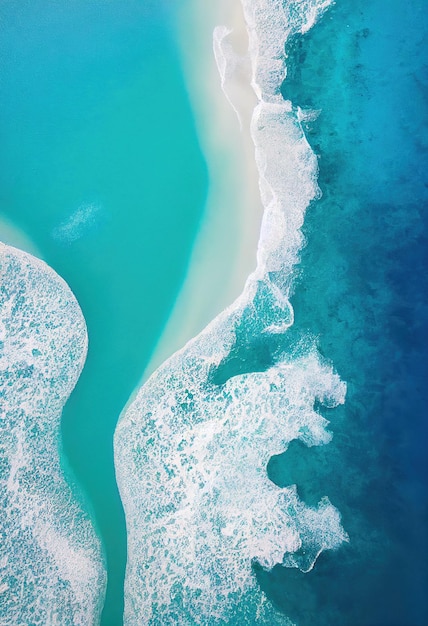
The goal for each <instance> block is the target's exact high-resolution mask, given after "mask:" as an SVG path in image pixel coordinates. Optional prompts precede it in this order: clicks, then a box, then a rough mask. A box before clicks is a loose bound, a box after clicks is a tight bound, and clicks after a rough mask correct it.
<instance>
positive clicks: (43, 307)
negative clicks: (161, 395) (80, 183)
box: [0, 244, 106, 626]
mask: <svg viewBox="0 0 428 626" xmlns="http://www.w3.org/2000/svg"><path fill="white" fill-rule="evenodd" d="M0 312H1V316H0V397H1V404H0V429H1V439H0V441H1V447H0V463H1V473H0V502H1V510H2V515H1V522H0V526H1V534H2V541H3V543H2V554H1V569H0V623H1V624H5V625H6V624H8V625H9V624H14V625H15V626H20V625H22V626H24V625H25V626H28V625H29V624H32V625H33V626H35V625H40V626H42V625H43V626H45V625H46V624H49V625H51V626H53V625H58V626H68V625H81V626H87V625H88V624H97V623H99V619H100V613H101V608H102V602H103V599H104V591H105V584H106V574H105V568H104V563H103V558H102V555H101V546H100V542H99V540H98V538H97V536H96V534H95V532H94V530H93V528H92V525H91V522H90V520H89V518H88V516H87V515H86V514H85V513H84V512H83V511H82V509H81V508H80V506H79V504H78V503H77V501H76V499H75V496H74V495H73V492H72V490H71V488H70V486H69V485H68V484H67V482H66V481H65V479H64V476H63V472H62V469H61V465H60V457H59V446H60V434H59V430H60V417H61V412H62V408H63V406H64V404H65V402H66V400H67V398H68V396H69V395H70V393H71V391H72V390H73V388H74V386H75V384H76V382H77V380H78V378H79V375H80V372H81V370H82V367H83V364H84V361H85V358H86V351H87V334H86V326H85V322H84V319H83V316H82V314H81V311H80V308H79V306H78V304H77V302H76V300H75V298H74V296H73V294H72V293H71V291H70V289H69V288H68V286H67V285H66V284H65V282H64V281H63V280H62V279H60V278H59V277H58V276H57V275H56V274H55V272H54V271H53V270H52V269H50V268H49V267H48V266H47V265H46V264H45V263H43V262H42V261H39V260H38V259H36V258H34V257H32V256H31V255H29V254H26V253H24V252H21V251H19V250H16V249H15V248H12V247H8V246H5V245H4V244H0Z"/></svg>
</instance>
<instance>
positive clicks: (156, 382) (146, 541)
mask: <svg viewBox="0 0 428 626" xmlns="http://www.w3.org/2000/svg"><path fill="white" fill-rule="evenodd" d="M260 293H261V294H263V297H262V300H263V301H264V302H265V303H266V302H268V301H269V297H268V293H267V286H266V283H265V282H261V283H259V284H257V283H254V282H252V283H251V284H249V285H248V291H247V294H245V296H243V297H242V298H241V299H240V300H239V301H238V302H237V303H235V305H234V306H233V307H231V308H230V309H228V310H227V311H225V312H224V313H223V314H222V315H220V316H219V317H218V318H217V319H216V320H214V322H213V323H212V324H211V325H209V326H208V327H207V329H206V330H205V331H203V332H202V333H201V334H200V335H199V336H198V337H196V338H195V339H194V340H192V341H191V342H189V343H188V344H187V346H186V347H185V348H184V349H183V350H182V351H180V352H178V353H176V354H175V355H174V356H173V357H172V358H171V359H170V360H168V361H167V362H166V363H165V364H164V365H163V366H162V367H160V368H159V369H158V370H157V371H156V372H155V373H154V374H153V375H152V377H151V378H150V379H149V380H148V381H147V383H146V384H145V385H144V386H143V387H142V389H141V390H140V392H139V393H138V395H137V397H136V399H135V400H134V402H133V403H132V404H131V405H130V407H129V408H128V409H127V411H126V413H125V414H124V416H123V417H122V419H121V421H120V422H119V425H118V427H117V430H116V435H115V457H116V473H117V479H118V484H119V489H120V493H121V496H122V499H123V502H124V505H125V513H126V518H127V531H128V564H127V572H126V593H125V624H127V625H132V624H136V623H138V624H171V625H172V624H175V623H179V624H224V623H229V622H230V621H232V620H233V619H237V620H238V621H239V623H249V624H255V623H259V624H269V625H273V624H282V623H287V622H286V621H285V618H284V616H282V615H280V614H279V613H276V612H275V610H274V608H273V607H272V606H270V605H269V604H267V603H265V605H264V606H265V612H264V613H262V614H261V613H259V612H258V610H257V607H258V606H259V605H260V603H261V602H262V601H263V595H262V593H261V592H260V590H259V589H258V586H257V581H256V578H255V574H254V572H253V570H252V567H251V564H252V562H254V561H257V562H258V563H260V565H261V566H262V567H264V568H266V569H271V568H272V567H273V566H274V565H276V564H281V563H283V564H284V565H286V566H288V567H299V568H300V569H301V570H302V571H308V570H310V569H311V568H312V567H313V565H314V563H315V561H316V559H317V557H318V555H319V554H320V552H321V551H322V550H325V549H334V548H337V547H339V546H340V545H341V544H342V543H343V541H346V540H347V536H346V533H345V532H344V530H343V528H342V526H341V523H340V515H339V513H338V511H337V510H336V509H335V508H334V507H333V506H332V505H331V503H330V502H329V500H328V498H323V499H322V500H321V502H320V503H319V505H318V507H316V508H310V507H308V506H306V505H305V504H304V503H303V502H301V501H300V500H299V498H298V496H297V492H296V488H295V486H290V487H288V488H285V489H284V488H279V487H277V486H276V485H275V484H274V483H272V482H271V481H270V480H269V478H268V476H267V472H266V467H267V464H268V461H269V459H270V457H271V456H272V455H273V454H279V453H281V452H283V451H284V450H286V449H287V445H288V443H289V442H290V441H292V440H293V439H300V440H301V441H302V442H304V443H305V444H307V445H309V446H312V445H322V444H326V443H328V442H329V441H330V439H331V434H330V432H329V431H328V430H327V426H328V422H327V421H326V420H325V419H324V418H323V417H322V416H321V415H320V414H318V413H317V412H316V411H315V410H314V404H315V403H316V402H320V403H323V404H325V405H327V406H329V407H333V406H335V405H336V404H338V403H342V402H343V401H344V397H345V391H346V387H345V385H344V383H342V382H341V381H340V379H339V377H338V376H337V374H334V373H333V371H332V368H331V366H329V365H326V364H323V363H322V362H321V360H320V358H319V356H318V354H317V353H316V351H315V350H306V351H302V354H301V356H300V357H298V358H295V359H294V360H291V359H290V361H288V362H287V361H283V362H281V363H279V364H277V365H276V366H275V367H272V368H270V369H269V370H267V371H265V372H254V373H249V374H243V375H238V376H234V377H232V378H230V379H229V380H227V381H226V382H225V384H223V385H216V384H214V383H213V382H212V379H213V372H214V370H215V368H216V367H217V366H218V365H219V364H220V363H221V361H222V359H223V358H224V357H225V356H226V355H227V354H228V353H229V352H230V350H231V348H232V344H233V342H234V338H235V336H236V334H237V332H238V329H239V328H242V327H245V329H248V328H249V326H250V325H251V324H252V328H251V330H250V331H249V332H250V333H251V334H252V335H254V336H257V335H259V336H260V335H261V334H263V335H264V336H266V335H268V334H269V331H268V330H267V329H268V328H269V327H270V326H272V325H274V324H276V323H277V319H278V317H280V316H281V317H282V318H283V319H284V320H285V319H287V313H286V311H285V310H284V308H283V307H282V305H281V303H280V302H274V300H273V295H272V302H271V304H270V306H265V308H264V309H263V310H261V311H260V309H261V306H260V304H259V305H258V306H257V309H258V310H257V309H255V308H254V303H255V302H257V301H258V300H260ZM271 294H274V290H273V291H271ZM281 311H282V314H281ZM288 319H289V322H290V317H289V314H288ZM249 321H250V322H251V324H249ZM266 611H268V612H267V613H266Z"/></svg>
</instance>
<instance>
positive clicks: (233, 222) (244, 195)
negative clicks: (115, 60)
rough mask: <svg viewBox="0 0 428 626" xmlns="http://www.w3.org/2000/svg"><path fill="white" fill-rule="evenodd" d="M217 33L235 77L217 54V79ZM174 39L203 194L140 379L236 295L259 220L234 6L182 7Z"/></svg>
mask: <svg viewBox="0 0 428 626" xmlns="http://www.w3.org/2000/svg"><path fill="white" fill-rule="evenodd" d="M218 26H226V27H227V29H228V30H232V32H231V33H230V34H228V35H227V37H226V38H225V39H224V41H225V42H226V45H225V46H223V48H225V49H226V50H227V51H228V52H229V51H231V52H232V66H233V67H234V71H233V72H230V71H229V70H228V71H227V75H226V76H225V75H223V77H221V75H220V74H221V70H222V69H223V68H224V67H225V63H224V61H225V59H224V58H222V56H221V53H220V58H219V46H217V58H218V61H219V65H220V71H219V68H218V67H217V63H216V59H215V55H214V50H213V31H214V29H215V28H216V27H218ZM222 32H223V34H224V33H225V32H227V31H226V30H223V31H222V30H221V29H218V30H217V31H216V35H217V41H218V39H219V35H221V34H222ZM177 39H178V43H179V47H180V51H181V55H182V63H183V69H184V74H185V79H186V82H187V85H188V91H189V97H190V101H191V105H192V108H193V111H194V115H195V124H196V129H197V132H198V136H199V141H200V144H201V149H202V152H203V154H204V155H205V159H206V162H207V167H208V175H209V188H208V198H207V203H206V209H205V216H204V219H203V223H202V224H201V227H200V232H199V235H198V237H197V240H196V242H195V245H194V249H193V251H192V254H191V259H190V263H189V267H188V272H187V276H186V279H185V281H184V284H183V287H182V289H181V292H180V294H179V296H178V298H177V301H176V304H175V306H174V309H173V311H172V314H171V316H170V319H169V322H168V324H167V326H166V329H165V331H164V333H163V335H162V337H161V339H160V341H159V343H158V345H157V348H156V350H155V353H154V355H153V357H152V360H151V362H150V363H149V366H148V368H147V369H146V372H145V377H147V376H148V375H150V374H151V373H152V372H153V371H154V370H155V369H156V368H157V367H158V366H159V365H160V364H161V363H162V362H163V361H165V360H166V359H167V358H168V357H169V356H171V355H172V354H173V353H174V352H175V351H176V350H178V349H180V348H182V347H183V345H184V344H185V343H186V342H187V341H189V340H190V339H191V338H192V337H194V336H195V335H197V334H198V333H199V332H200V331H201V330H202V329H203V328H204V327H205V326H206V325H207V324H208V323H209V322H210V321H211V320H212V319H213V318H214V317H215V316H216V315H218V314H219V313H220V312H221V311H222V310H224V309H225V308H226V307H227V306H228V305H230V304H231V303H232V302H233V301H234V300H235V298H237V297H238V296H239V295H240V293H241V292H242V290H243V287H244V284H245V281H246V279H247V277H248V276H249V274H250V273H251V272H252V271H253V270H254V269H255V267H256V252H257V242H258V238H259V233H260V223H261V218H262V214H263V207H262V203H261V199H260V193H259V187H258V180H259V174H258V171H257V167H256V162H255V157H254V144H253V141H252V138H251V134H250V121H251V116H252V113H253V110H254V107H255V105H256V104H257V99H256V96H255V94H254V92H253V90H252V88H251V73H250V71H251V68H250V61H249V59H248V56H247V49H248V38H247V30H246V25H245V20H244V15H243V12H242V7H241V3H240V1H239V0H219V1H217V2H216V3H215V6H214V3H209V5H206V4H204V5H203V6H202V5H201V3H200V2H198V0H188V1H187V3H185V5H184V6H183V7H182V8H181V9H180V10H179V20H178V33H177ZM232 47H233V50H234V51H235V53H236V54H234V53H233V51H232ZM230 67H231V65H229V66H228V68H230ZM223 74H224V72H223ZM222 78H223V79H222ZM222 83H223V84H222Z"/></svg>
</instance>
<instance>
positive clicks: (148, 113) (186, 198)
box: [0, 0, 206, 626]
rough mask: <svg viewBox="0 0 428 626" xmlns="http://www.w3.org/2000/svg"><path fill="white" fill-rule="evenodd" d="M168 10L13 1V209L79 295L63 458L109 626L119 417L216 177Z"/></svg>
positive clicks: (1, 97) (8, 163) (8, 26)
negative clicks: (90, 527)
mask: <svg viewBox="0 0 428 626" xmlns="http://www.w3.org/2000/svg"><path fill="white" fill-rule="evenodd" d="M168 23H169V22H168V15H167V8H166V6H164V5H163V4H162V3H160V2H144V3H141V2H133V1H132V0H125V2H124V1H121V2H109V3H101V2H96V1H90V2H83V1H79V2H73V3H72V4H70V3H64V2H62V3H56V2H47V1H44V0H43V1H36V2H22V3H19V4H17V3H16V2H13V1H5V2H2V4H1V7H0V24H1V26H0V29H1V43H0V58H1V66H2V69H1V83H0V106H1V110H2V116H1V121H0V136H1V146H2V147H1V151H0V214H2V215H4V216H6V217H7V218H9V219H10V220H11V221H12V222H13V223H14V224H15V225H16V226H17V227H19V228H21V229H22V230H23V231H24V232H25V233H26V234H27V235H28V236H29V237H30V238H31V239H32V240H33V241H34V243H35V244H36V246H37V247H38V249H39V250H40V251H41V253H42V255H43V257H44V259H45V260H46V262H47V263H48V264H49V265H50V266H52V267H53V268H54V269H55V270H56V271H57V272H58V273H59V275H60V276H62V277H63V278H64V279H65V280H66V281H67V283H68V284H69V285H70V287H71V288H72V290H73V292H74V293H75V295H76V297H77V299H78V301H79V304H80V306H81V308H82V311H83V314H84V316H85V320H86V323H87V327H88V334H89V352H88V358H87V362H86V365H85V368H84V371H83V374H82V376H81V378H80V380H79V383H78V386H77V388H76V390H75V392H74V393H73V395H72V397H71V399H70V401H69V403H68V404H67V406H66V408H65V411H64V414H63V420H62V435H63V447H64V453H65V455H66V457H67V460H68V462H69V464H70V466H71V469H72V472H73V473H74V476H75V477H76V479H77V482H78V485H79V487H80V488H81V489H82V490H83V492H84V493H85V495H86V497H87V505H88V506H89V507H90V508H91V509H92V511H93V515H94V516H95V521H96V525H97V527H98V529H99V532H100V535H101V538H102V541H103V545H104V550H105V553H106V557H107V566H108V587H107V598H106V604H105V609H104V613H103V620H102V623H103V624H104V625H105V626H107V625H110V626H113V625H115V626H116V625H117V624H120V623H121V621H122V612H123V575H124V567H125V560H126V533H125V524H124V517H123V512H122V507H121V504H120V500H119V497H118V493H117V487H116V482H115V475H114V467H113V452H112V439H113V431H114V427H115V424H116V421H117V419H118V416H119V414H120V412H121V410H122V409H123V407H124V405H125V403H126V401H127V399H128V397H129V395H130V393H131V392H132V390H133V389H134V387H135V386H136V384H137V382H138V381H139V379H140V377H141V375H142V372H143V370H144V366H145V364H146V363H147V362H148V359H149V357H150V355H151V353H152V351H153V349H154V346H155V343H156V341H157V338H158V337H159V335H160V333H161V331H162V329H163V326H164V324H165V322H166V319H167V316H168V314H169V312H170V310H171V307H172V305H173V302H174V299H175V297H176V295H177V292H178V289H179V287H180V284H181V282H182V280H183V277H184V273H185V269H186V263H187V259H188V256H189V252H190V248H191V245H192V242H193V239H194V237H195V233H196V231H197V228H198V223H199V220H200V216H201V209H202V207H203V203H204V197H205V192H206V172H205V166H204V162H203V159H202V156H201V154H200V151H199V147H198V143H197V139H196V135H195V131H194V125H193V119H192V115H191V112H190V109H189V104H188V101H187V94H186V91H185V87H184V85H183V79H182V75H181V68H180V66H179V63H178V60H177V51H176V49H175V47H174V43H173V37H172V33H171V31H170V30H169V27H168Z"/></svg>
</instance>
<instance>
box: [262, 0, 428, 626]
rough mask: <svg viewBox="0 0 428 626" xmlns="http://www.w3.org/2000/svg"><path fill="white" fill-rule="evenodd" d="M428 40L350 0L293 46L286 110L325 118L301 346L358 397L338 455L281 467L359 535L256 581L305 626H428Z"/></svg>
mask: <svg viewBox="0 0 428 626" xmlns="http://www.w3.org/2000/svg"><path fill="white" fill-rule="evenodd" d="M427 35H428V12H427V6H426V3H425V2H421V1H415V2H412V3H408V2H405V1H404V0H393V2H389V3H385V2H381V1H380V0H375V1H373V2H367V1H361V0H360V1H357V2H350V1H349V0H341V1H340V2H337V3H336V4H335V5H334V6H333V7H332V8H331V9H330V10H329V11H328V13H327V14H326V15H325V16H324V18H323V19H322V20H321V21H320V22H319V23H318V24H317V25H316V26H315V27H314V28H313V29H312V31H310V32H309V33H308V34H306V35H304V36H299V37H296V38H294V39H293V40H292V41H289V42H288V44H287V48H286V53H287V56H288V74H287V78H286V80H285V81H284V83H283V85H282V94H283V96H284V98H285V99H290V100H292V102H293V104H294V105H298V106H300V107H302V108H303V109H316V110H321V113H320V115H319V116H318V118H317V119H316V121H312V122H307V124H306V127H305V129H306V134H307V137H308V140H309V142H310V144H311V146H312V148H313V150H314V151H315V153H316V154H317V155H318V156H319V185H320V187H321V191H322V198H321V199H320V200H318V201H317V202H314V203H313V205H312V206H311V207H310V208H309V210H308V213H307V216H306V220H305V225H304V234H305V238H306V247H305V249H304V250H303V252H302V254H301V264H300V265H299V266H298V267H297V268H296V276H295V280H296V283H295V289H294V294H293V297H292V304H293V307H294V310H295V324H294V326H293V329H292V331H291V333H292V343H293V342H298V340H299V337H301V336H303V335H304V334H305V333H308V332H310V333H313V335H314V337H315V338H316V341H317V342H318V345H319V347H320V350H321V353H322V354H323V355H324V356H325V357H326V358H327V359H329V360H331V361H332V362H333V364H334V367H335V369H336V370H337V371H338V372H339V374H340V376H341V377H342V379H343V380H345V381H347V385H348V392H347V399H346V403H345V405H344V406H343V407H339V408H336V409H333V410H324V411H323V410H322V409H321V411H322V412H323V414H324V416H325V417H326V418H327V419H329V420H330V422H331V426H330V428H331V431H332V433H333V440H332V442H331V443H329V444H328V445H325V446H321V447H313V448H307V447H305V446H303V445H301V444H300V443H299V442H296V441H295V442H292V444H291V445H290V446H289V448H288V450H287V451H286V452H285V453H283V454H282V455H281V456H279V457H274V458H272V459H271V461H270V465H269V473H270V476H271V478H272V480H274V481H275V482H276V483H277V484H278V485H281V486H282V485H289V484H294V483H295V484H296V485H297V488H298V492H299V494H300V496H301V497H302V499H303V500H304V501H305V502H307V503H308V504H315V503H316V502H318V501H319V500H320V498H321V497H322V496H324V495H327V496H328V497H329V498H330V500H331V502H332V503H333V504H334V505H335V506H336V507H337V508H338V509H339V510H340V511H341V514H342V522H343V526H344V528H345V530H346V531H347V532H348V534H349V538H350V541H349V543H348V544H346V545H345V546H344V547H341V548H340V549H339V550H337V551H333V552H324V553H322V554H321V556H320V557H319V558H318V561H317V563H316V565H315V567H314V569H313V570H312V571H311V572H309V573H307V574H303V573H301V572H300V571H298V570H294V569H286V568H283V567H277V568H275V570H274V571H273V572H272V573H270V574H266V573H265V572H263V571H260V572H258V576H259V580H260V582H261V585H262V587H263V588H264V589H265V590H266V592H267V593H268V595H269V597H270V598H271V599H272V600H273V601H274V602H275V603H276V605H277V606H279V607H281V608H282V609H283V610H284V612H285V613H286V614H287V615H288V616H289V617H291V618H292V619H293V620H295V621H296V623H297V624H299V625H300V626H309V625H314V624H316V625H317V626H321V625H323V626H336V625H338V626H339V625H341V626H343V624H346V625H347V626H423V625H424V624H428V594H427V589H428V539H427V517H428V515H427V513H428V506H427V505H428V481H427V477H428V455H427V441H428V415H427V411H428V341H427V340H428V124H427V122H428V119H427V117H428V116H427V114H428V108H427V97H428V55H427ZM289 340H290V339H289Z"/></svg>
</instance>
